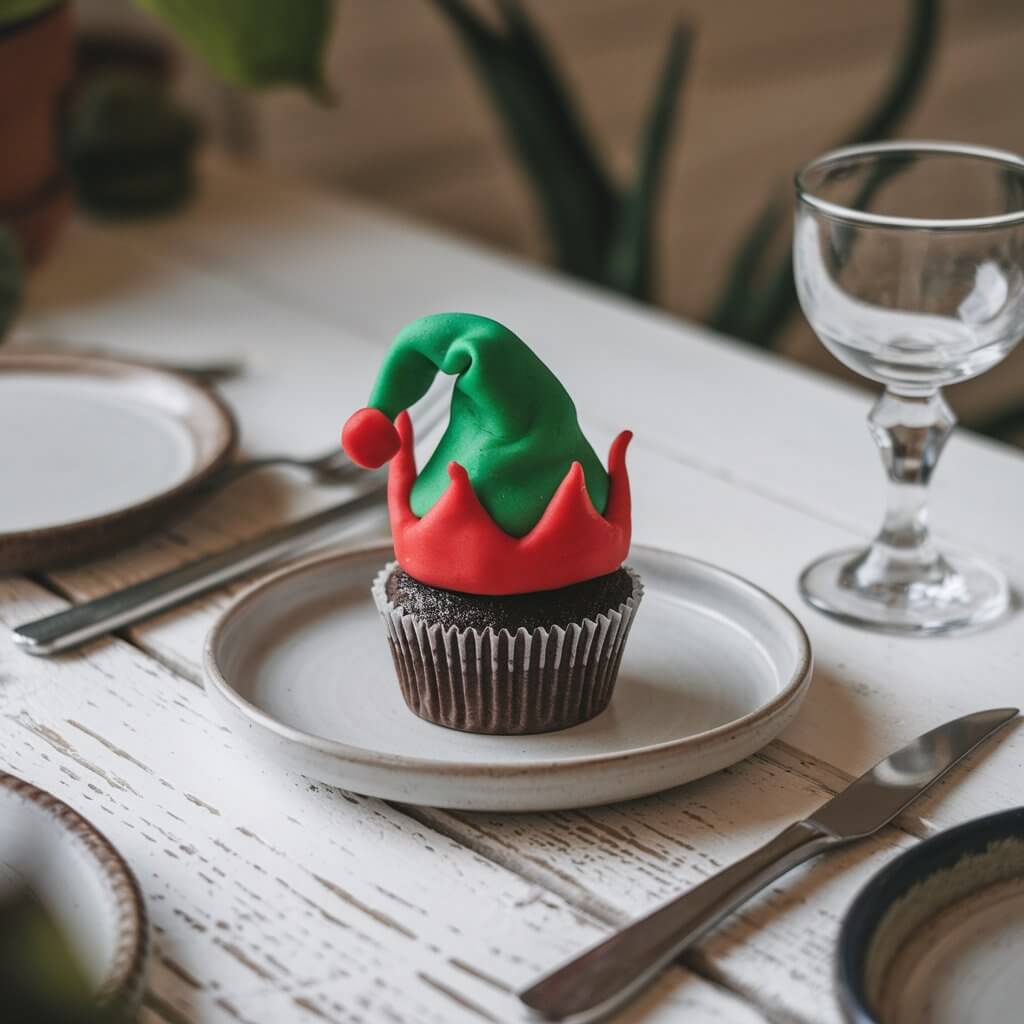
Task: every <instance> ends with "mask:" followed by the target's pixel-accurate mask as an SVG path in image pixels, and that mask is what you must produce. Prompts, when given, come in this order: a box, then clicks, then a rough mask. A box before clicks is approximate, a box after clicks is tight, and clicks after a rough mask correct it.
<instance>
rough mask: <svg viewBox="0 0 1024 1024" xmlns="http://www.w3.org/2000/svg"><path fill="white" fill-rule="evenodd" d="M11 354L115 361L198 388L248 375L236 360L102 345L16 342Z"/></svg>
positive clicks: (9, 347) (62, 342) (41, 341)
mask: <svg viewBox="0 0 1024 1024" xmlns="http://www.w3.org/2000/svg"><path fill="white" fill-rule="evenodd" d="M8 351H10V352H14V353H17V352H31V353H42V354H47V353H53V354H54V355H61V356H86V357H88V358H90V359H113V360H115V361H117V362H124V363H134V364H135V365H136V366H145V367H148V368H149V369H151V370H165V371H167V372H168V373H177V374H180V375H181V376H182V377H190V378H191V379H192V380H193V381H195V382H196V383H197V384H202V385H206V386H208V385H211V384H220V383H221V382H222V381H226V380H234V379H235V378H236V377H240V376H241V375H242V374H243V373H244V372H245V362H244V361H243V360H242V359H241V358H240V357H236V356H222V357H219V358H216V359H209V360H205V359H204V360H203V361H201V362H178V361H177V360H175V359H163V358H156V359H154V358H152V357H150V356H145V355H141V354H139V353H137V352H124V351H120V350H119V349H111V348H106V347H104V346H102V345H87V344H82V345H76V344H74V343H73V342H70V341H54V340H49V339H47V340H45V341H43V340H24V341H15V342H12V343H11V345H10V346H8Z"/></svg>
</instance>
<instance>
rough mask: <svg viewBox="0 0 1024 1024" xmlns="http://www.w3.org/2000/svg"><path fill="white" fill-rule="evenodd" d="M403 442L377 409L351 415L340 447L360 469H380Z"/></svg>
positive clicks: (393, 427) (364, 410)
mask: <svg viewBox="0 0 1024 1024" xmlns="http://www.w3.org/2000/svg"><path fill="white" fill-rule="evenodd" d="M401 445H402V441H401V438H400V437H399V436H398V431H397V430H396V429H395V425H394V423H392V422H391V420H389V419H388V418H387V416H385V415H384V413H382V412H381V411H380V409H360V410H359V411H358V412H354V413H352V415H351V416H349V418H348V421H347V422H346V424H345V426H344V427H343V428H342V431H341V446H342V448H344V449H345V452H346V454H347V455H348V457H349V458H350V459H351V460H352V461H353V462H354V463H356V464H357V465H359V466H362V467H363V469H376V468H377V467H378V466H383V465H384V463H385V462H388V461H389V460H390V459H391V458H393V457H394V456H395V455H396V454H397V453H398V449H399V448H400V447H401Z"/></svg>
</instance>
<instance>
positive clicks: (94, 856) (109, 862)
mask: <svg viewBox="0 0 1024 1024" xmlns="http://www.w3.org/2000/svg"><path fill="white" fill-rule="evenodd" d="M16 884H20V885H25V886H27V887H28V888H29V889H30V890H31V891H32V892H33V894H34V895H35V897H36V898H37V899H38V900H39V902H40V903H41V904H42V906H43V907H44V908H45V909H46V911H47V912H48V913H49V914H50V916H51V917H52V919H53V920H54V922H55V923H56V924H57V926H58V927H59V928H61V930H62V931H63V933H64V935H65V936H66V937H67V938H68V940H69V942H70V945H71V948H72V950H74V952H75V953H76V954H77V955H78V957H79V960H80V962H81V964H82V967H83V969H84V970H85V973H86V977H87V978H88V980H89V981H90V983H91V984H92V986H93V990H94V991H95V994H96V1000H97V1002H98V1003H99V1004H101V1005H103V1006H116V1007H118V1008H119V1009H122V1010H124V1011H127V1012H129V1013H130V1012H132V1011H134V1010H135V1009H136V1008H137V1007H138V1003H139V1000H140V998H141V996H142V984H143V980H144V972H145V966H146V956H147V952H148V941H149V935H148V926H147V923H146V909H145V904H144V903H143V901H142V894H141V892H140V891H139V886H138V883H137V882H136V880H135V877H134V875H133V874H132V872H131V870H130V869H129V867H128V865H127V864H126V863H125V862H124V859H123V858H122V857H121V855H120V854H119V853H118V852H117V850H115V849H114V847H113V846H111V844H110V842H109V841H108V840H107V839H105V838H104V837H103V835H101V834H100V833H99V832H98V831H97V830H96V829H95V828H94V827H93V826H92V825H91V824H90V823H89V822H88V821H86V820H85V818H83V817H82V816H81V815H80V814H78V813H77V812H76V811H74V810H72V809H71V808H70V807H68V805H67V804H65V803H63V802H62V801H61V800H58V799H57V798H56V797H55V796H51V795H50V794H49V793H47V792H45V791H44V790H41V789H37V788H36V787H35V786H32V785H30V784H29V783H27V782H25V781H23V780H22V779H19V778H16V777H15V776H13V775H8V774H7V773H6V772H0V886H5V885H16ZM125 1019H129V1018H128V1017H126V1018H125ZM130 1019H134V1018H130Z"/></svg>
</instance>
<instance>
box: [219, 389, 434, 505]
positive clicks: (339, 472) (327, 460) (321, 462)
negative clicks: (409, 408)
mask: <svg viewBox="0 0 1024 1024" xmlns="http://www.w3.org/2000/svg"><path fill="white" fill-rule="evenodd" d="M446 397H447V396H446V395H444V394H443V393H435V394H433V395H431V396H430V397H428V398H427V399H426V401H425V403H424V405H423V408H422V411H421V413H420V415H419V422H418V424H417V427H416V433H417V436H418V437H424V436H426V435H427V434H428V433H430V432H431V431H432V430H433V429H434V428H435V427H436V426H437V425H438V424H439V423H440V422H441V420H442V419H443V418H444V415H445V413H446V412H447V411H448V407H447V402H446ZM270 466H291V467H293V468H294V469H304V470H307V471H308V472H309V473H311V474H312V475H313V477H314V478H315V480H316V482H317V483H318V484H344V483H348V482H350V481H351V480H353V479H355V478H357V477H359V476H361V475H363V474H364V473H365V470H363V469H361V468H360V467H359V466H357V465H356V464H355V463H354V462H353V461H352V460H351V459H350V458H349V457H348V456H347V455H346V454H345V452H344V451H343V450H342V449H341V447H340V446H339V445H333V446H332V447H331V448H330V449H329V450H328V451H326V452H324V453H323V454H321V455H314V456H312V457H310V458H301V457H299V456H297V455H287V454H277V455H259V456H255V457H253V458H250V459H239V460H238V461H237V462H229V463H228V464H227V465H226V466H224V468H223V469H221V471H220V472H219V473H217V474H216V475H215V476H214V477H213V478H212V479H211V480H210V481H209V482H208V483H207V484H206V486H205V487H204V489H203V493H204V494H206V493H209V492H210V491H216V490H219V489H220V488H221V487H226V486H227V485H228V484H232V483H234V482H235V481H236V480H238V479H239V478H240V477H243V476H245V475H246V474H248V473H251V472H253V471H254V470H257V469H267V468H268V467H270Z"/></svg>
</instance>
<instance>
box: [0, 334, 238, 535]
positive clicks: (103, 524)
mask: <svg viewBox="0 0 1024 1024" xmlns="http://www.w3.org/2000/svg"><path fill="white" fill-rule="evenodd" d="M23 370H24V371H30V372H31V371H35V372H38V373H53V374H65V375H71V376H81V377H92V378H101V379H111V378H113V379H116V380H124V379H126V378H132V377H142V378H149V379H153V378H155V379H156V380H158V381H162V382H163V383H165V384H171V385H173V386H174V387H177V388H179V389H182V390H184V391H187V392H188V393H189V394H190V395H191V396H193V397H194V398H197V399H199V400H200V401H201V402H204V403H206V404H207V405H208V406H209V408H210V409H211V411H212V412H213V414H214V417H215V419H216V420H217V421H218V423H219V425H220V427H221V431H222V437H221V439H220V442H219V444H218V446H217V448H216V450H215V451H214V453H213V455H212V457H210V458H209V459H207V461H206V464H205V465H203V466H201V467H200V468H199V469H198V470H193V471H192V472H191V473H190V474H189V475H188V476H187V477H186V478H185V479H184V480H181V481H179V482H178V483H177V484H174V485H173V486H172V487H168V488H166V489H165V490H162V491H160V492H158V493H157V494H154V495H152V496H151V497H149V498H146V499H145V500H143V501H137V502H135V503H134V504H131V505H126V506H125V507H124V508H119V509H114V510H113V511H112V512H104V513H102V514H101V515H98V516H89V517H87V518H85V519H73V520H71V521H69V522H66V523H59V524H57V525H56V526H42V527H32V528H30V529H28V530H8V531H3V530H0V551H2V546H3V545H9V546H11V547H12V548H13V547H16V546H20V545H35V544H39V543H43V542H46V543H53V542H55V541H57V542H59V541H61V540H63V539H65V538H67V537H70V536H73V535H74V534H77V533H79V532H81V533H87V532H93V531H96V532H97V533H99V532H101V531H104V530H107V529H109V528H110V527H111V526H114V525H117V524H119V523H121V522H122V521H124V520H126V519H132V518H134V517H135V516H142V515H145V514H146V513H147V512H150V511H152V510H154V509H157V508H159V507H160V506H161V505H163V504H165V503H172V502H174V501H176V500H178V499H179V498H183V497H185V496H186V495H188V494H190V493H191V492H192V491H194V490H196V489H197V488H198V487H200V486H201V485H202V484H204V483H205V482H206V481H207V480H209V479H210V478H211V477H212V476H213V475H214V474H215V473H217V472H218V471H219V470H220V469H221V468H222V467H223V466H224V465H225V464H226V463H227V462H228V460H229V459H230V458H231V457H232V455H233V454H234V452H235V450H236V449H237V447H238V437H239V431H238V422H237V420H236V419H235V415H234V413H233V412H232V411H231V408H230V407H229V406H228V404H227V403H226V402H225V401H224V399H223V398H221V396H220V395H219V394H217V393H216V391H214V390H213V389H212V388H206V387H203V386H202V385H200V384H197V383H196V382H195V381H193V380H190V379H189V378H188V377H187V376H186V375H184V374H181V373H175V372H174V371H173V370H167V369H163V368H157V367H153V366H148V365H146V364H145V363H142V362H132V361H131V360H128V359H108V358H106V357H105V356H88V355H75V354H71V353H59V352H43V351H40V352H15V351H10V352H0V375H3V374H6V373H12V372H19V371H23Z"/></svg>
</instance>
